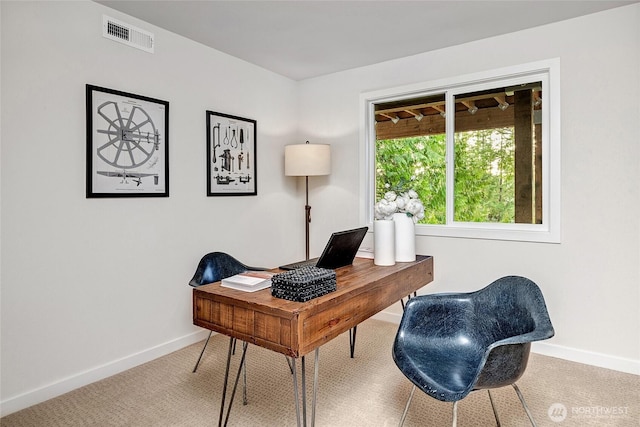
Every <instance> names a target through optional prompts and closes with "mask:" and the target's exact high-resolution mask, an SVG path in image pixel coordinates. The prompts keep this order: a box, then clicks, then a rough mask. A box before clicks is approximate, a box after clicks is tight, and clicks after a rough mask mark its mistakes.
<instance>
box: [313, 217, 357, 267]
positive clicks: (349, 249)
mask: <svg viewBox="0 0 640 427" xmlns="http://www.w3.org/2000/svg"><path fill="white" fill-rule="evenodd" d="M368 230H369V228H368V227H361V228H356V229H353V230H345V231H338V232H335V233H333V234H332V235H331V238H330V239H329V242H328V243H327V246H325V248H324V251H322V255H320V258H318V262H317V263H316V267H321V268H331V269H333V268H338V267H344V266H345V265H350V264H352V263H353V259H354V258H355V256H356V253H358V249H359V248H360V244H361V243H362V240H363V239H364V236H365V235H366V234H367V231H368Z"/></svg>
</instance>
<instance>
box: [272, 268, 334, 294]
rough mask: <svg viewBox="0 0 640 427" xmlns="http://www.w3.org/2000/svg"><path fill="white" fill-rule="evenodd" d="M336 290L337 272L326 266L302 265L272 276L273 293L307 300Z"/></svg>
mask: <svg viewBox="0 0 640 427" xmlns="http://www.w3.org/2000/svg"><path fill="white" fill-rule="evenodd" d="M335 290H336V272H335V271H333V270H328V269H326V268H319V267H313V266H310V267H302V268H298V269H296V270H289V271H286V272H284V273H278V274H276V275H274V276H273V277H272V278H271V295H273V296H274V297H276V298H282V299H286V300H289V301H297V302H305V301H309V300H311V299H313V298H317V297H319V296H322V295H325V294H328V293H329V292H333V291H335Z"/></svg>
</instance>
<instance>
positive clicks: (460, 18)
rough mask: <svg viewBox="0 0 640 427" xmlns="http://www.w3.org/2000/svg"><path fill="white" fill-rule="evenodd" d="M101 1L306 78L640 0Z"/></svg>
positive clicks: (135, 15) (275, 70) (277, 71)
mask: <svg viewBox="0 0 640 427" xmlns="http://www.w3.org/2000/svg"><path fill="white" fill-rule="evenodd" d="M95 1H97V2H98V3H101V4H103V5H105V6H108V7H111V8H113V9H116V10H119V11H121V12H123V13H126V14H128V15H131V16H134V17H136V18H139V19H141V20H143V21H146V22H149V23H151V24H153V25H156V26H158V27H161V28H164V29H166V30H169V31H171V32H174V33H176V34H180V35H182V36H184V37H187V38H189V39H191V40H194V41H197V42H199V43H202V44H204V45H207V46H210V47H212V48H214V49H217V50H219V51H222V52H225V53H228V54H229V55H232V56H235V57H237V58H240V59H243V60H245V61H247V62H250V63H253V64H255V65H258V66H260V67H263V68H265V69H268V70H271V71H273V72H275V73H278V74H281V75H283V76H287V77H290V78H292V79H294V80H303V79H307V78H312V77H317V76H321V75H325V74H330V73H334V72H337V71H343V70H347V69H351V68H356V67H361V66H365V65H371V64H375V63H379V62H383V61H388V60H391V59H396V58H402V57H405V56H410V55H415V54H418V53H422V52H428V51H432V50H436V49H441V48H445V47H449V46H454V45H457V44H461V43H466V42H470V41H473V40H479V39H484V38H487V37H492V36H497V35H501V34H506V33H511V32H514V31H519V30H523V29H526V28H532V27H536V26H540V25H544V24H548V23H552V22H557V21H561V20H565V19H570V18H575V17H578V16H582V15H587V14H590V13H595V12H599V11H603V10H606V9H611V8H615V7H620V6H624V5H627V4H632V3H638V1H640V0H635V1H597V0H587V1H581V0H570V1H561V0H555V1H546V0H535V1H525V0H523V1H504V0H503V1H481V0H474V1H451V0H450V1H419V0H414V1H400V0H397V1H396V0H386V1H385V0H378V1H326V0H325V1H305V0H298V1H294V0H291V1H268V0H262V1H217V0H216V1H212V0H209V1H203V0H198V1H191V0H183V1H176V0H127V1H123V0H116V1H113V0H95ZM114 18H118V17H117V16H115V17H114ZM142 29H145V30H149V29H146V28H142ZM156 49H162V46H161V45H160V46H158V45H156Z"/></svg>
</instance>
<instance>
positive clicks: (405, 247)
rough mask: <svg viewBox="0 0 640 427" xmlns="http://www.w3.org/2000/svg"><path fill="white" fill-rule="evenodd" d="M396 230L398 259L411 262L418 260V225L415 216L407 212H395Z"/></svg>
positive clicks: (398, 260)
mask: <svg viewBox="0 0 640 427" xmlns="http://www.w3.org/2000/svg"><path fill="white" fill-rule="evenodd" d="M393 222H394V224H395V232H396V237H395V241H396V245H395V246H396V261H397V262H411V261H415V260H416V226H415V224H414V223H413V218H411V217H410V216H407V214H406V213H402V212H398V213H394V214H393Z"/></svg>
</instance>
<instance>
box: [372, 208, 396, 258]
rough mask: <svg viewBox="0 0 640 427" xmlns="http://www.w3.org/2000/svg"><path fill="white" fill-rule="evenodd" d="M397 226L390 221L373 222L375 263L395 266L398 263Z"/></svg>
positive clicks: (379, 220)
mask: <svg viewBox="0 0 640 427" xmlns="http://www.w3.org/2000/svg"><path fill="white" fill-rule="evenodd" d="M395 235H396V224H395V222H394V221H393V220H390V219H377V220H375V221H373V263H374V264H375V265H394V264H395V263H396V246H395V245H396V241H395Z"/></svg>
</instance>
